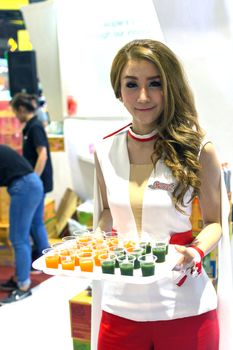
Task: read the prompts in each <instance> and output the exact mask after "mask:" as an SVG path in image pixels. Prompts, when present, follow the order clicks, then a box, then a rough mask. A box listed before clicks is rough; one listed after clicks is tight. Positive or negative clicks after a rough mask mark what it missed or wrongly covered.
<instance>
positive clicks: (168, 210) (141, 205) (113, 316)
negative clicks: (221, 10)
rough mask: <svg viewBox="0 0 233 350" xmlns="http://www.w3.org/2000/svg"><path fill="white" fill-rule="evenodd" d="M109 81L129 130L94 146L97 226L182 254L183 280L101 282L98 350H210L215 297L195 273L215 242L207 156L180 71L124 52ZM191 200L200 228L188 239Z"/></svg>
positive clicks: (216, 193) (143, 50)
mask: <svg viewBox="0 0 233 350" xmlns="http://www.w3.org/2000/svg"><path fill="white" fill-rule="evenodd" d="M111 83H112V87H113V89H114V92H115V96H116V98H118V99H119V100H120V101H121V102H122V103H123V104H124V106H125V107H126V109H127V110H128V112H129V113H130V114H131V116H132V123H131V124H130V125H128V126H126V127H125V128H122V129H121V130H118V131H117V132H114V133H112V134H111V135H108V136H107V137H105V139H104V140H103V142H101V143H100V144H99V145H97V147H96V155H95V161H96V171H97V179H98V185H99V190H100V194H101V203H102V209H103V210H102V212H101V215H100V217H99V221H98V225H97V228H98V229H101V230H105V231H106V230H107V231H109V230H111V229H114V230H116V231H117V232H118V233H119V234H120V235H122V236H123V237H125V238H131V239H135V240H143V239H144V238H146V239H148V238H149V239H150V240H161V239H167V240H169V241H170V243H173V244H176V249H177V251H178V252H179V253H180V254H181V255H182V258H181V259H180V260H179V261H178V262H177V265H176V270H182V271H185V269H186V268H189V271H190V274H184V275H181V276H180V278H179V279H178V280H177V282H176V283H175V282H174V280H173V278H172V276H173V274H172V272H171V278H165V279H163V280H161V281H158V282H156V283H153V284H150V285H137V286H134V285H124V284H110V283H105V285H104V291H103V299H102V310H103V314H102V320H101V324H100V333H99V341H98V350H109V349H111V350H119V349H124V350H137V349H138V350H139V349H140V350H152V349H156V350H166V349H173V350H174V349H179V350H187V349H189V350H207V349H208V350H217V349H219V325H218V318H217V313H216V308H217V298H216V293H215V290H214V287H213V285H212V283H211V281H210V280H209V278H208V276H207V274H206V273H205V271H201V259H202V258H203V257H204V256H205V255H206V254H208V253H209V252H210V251H211V250H213V249H214V248H215V247H216V245H217V244H218V242H219V240H220V239H221V224H220V220H221V214H220V211H221V208H220V183H221V173H220V165H219V162H218V159H217V156H216V152H215V149H214V147H213V145H212V144H211V143H210V142H208V141H204V133H203V131H202V129H201V127H200V125H199V122H198V118H197V112H196V109H195V105H194V100H193V96H192V93H191V91H190V88H189V86H188V83H187V81H186V79H185V76H184V73H183V71H182V67H181V65H180V63H179V61H178V59H177V58H176V56H175V54H174V53H173V52H172V51H171V50H170V49H169V48H168V47H167V46H165V45H164V44H162V43H160V42H158V41H153V40H135V41H132V42H130V43H128V44H127V45H125V46H124V47H123V48H122V49H121V50H119V52H118V53H117V55H116V56H115V58H114V60H113V63H112V68H111ZM196 195H197V196H198V197H199V200H200V203H201V209H202V216H203V220H204V222H205V226H204V228H203V230H202V231H201V232H200V234H199V235H198V236H197V237H196V238H195V239H194V238H193V237H192V232H191V223H190V214H191V203H192V199H193V198H194V196H196ZM197 275H198V278H194V276H197ZM224 350H225V349H224Z"/></svg>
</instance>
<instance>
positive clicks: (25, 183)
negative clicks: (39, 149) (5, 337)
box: [0, 145, 49, 305]
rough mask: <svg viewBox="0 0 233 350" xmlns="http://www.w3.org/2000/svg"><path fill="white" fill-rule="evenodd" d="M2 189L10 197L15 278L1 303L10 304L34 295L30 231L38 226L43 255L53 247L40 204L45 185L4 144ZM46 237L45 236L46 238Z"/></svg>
mask: <svg viewBox="0 0 233 350" xmlns="http://www.w3.org/2000/svg"><path fill="white" fill-rule="evenodd" d="M0 186H4V187H7V190H8V193H9V195H10V198H11V201H10V212H9V223H10V241H11V243H12V246H13V248H14V254H15V269H16V270H15V278H11V279H10V280H9V281H7V282H5V283H3V284H1V285H0V289H1V290H5V291H9V292H10V294H9V296H8V297H7V298H6V299H4V300H1V301H0V304H2V305H3V304H9V303H12V302H15V301H19V300H22V299H24V298H26V297H28V296H30V295H31V290H30V284H31V280H30V270H31V263H32V261H31V242H30V228H31V226H33V227H35V232H36V234H37V236H36V240H37V242H38V245H39V246H40V249H41V252H42V250H43V249H45V248H47V247H48V246H49V244H48V241H47V235H46V231H45V227H44V222H43V218H42V219H41V220H39V218H40V215H38V211H40V203H41V200H42V198H43V196H44V191H43V184H42V182H41V180H40V178H39V177H38V175H37V174H36V173H35V172H34V171H33V168H32V167H31V165H30V163H29V162H28V161H27V160H26V159H25V158H23V157H21V156H20V155H19V154H18V153H17V152H16V151H15V150H13V149H12V148H10V147H8V146H6V145H0ZM44 234H45V236H44Z"/></svg>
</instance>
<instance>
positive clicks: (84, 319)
mask: <svg viewBox="0 0 233 350" xmlns="http://www.w3.org/2000/svg"><path fill="white" fill-rule="evenodd" d="M91 302H92V297H91V296H89V295H88V292H87V291H83V292H81V293H79V294H77V295H76V296H74V297H73V298H71V299H70V301H69V303H70V324H71V336H72V338H75V339H79V340H85V341H86V342H90V340H91Z"/></svg>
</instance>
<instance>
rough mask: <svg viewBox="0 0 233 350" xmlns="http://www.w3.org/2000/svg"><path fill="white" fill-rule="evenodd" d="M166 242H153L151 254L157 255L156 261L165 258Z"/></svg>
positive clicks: (162, 260)
mask: <svg viewBox="0 0 233 350" xmlns="http://www.w3.org/2000/svg"><path fill="white" fill-rule="evenodd" d="M166 252H167V244H166V243H165V242H155V243H154V244H153V246H152V253H153V255H155V256H157V263H162V262H164V261H165V260H166Z"/></svg>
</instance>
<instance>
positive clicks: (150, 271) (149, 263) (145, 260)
mask: <svg viewBox="0 0 233 350" xmlns="http://www.w3.org/2000/svg"><path fill="white" fill-rule="evenodd" d="M138 260H139V261H140V266H141V270H142V276H143V277H147V276H153V275H154V274H155V262H156V260H157V257H156V256H155V255H152V254H145V255H142V256H140V257H139V258H138Z"/></svg>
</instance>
